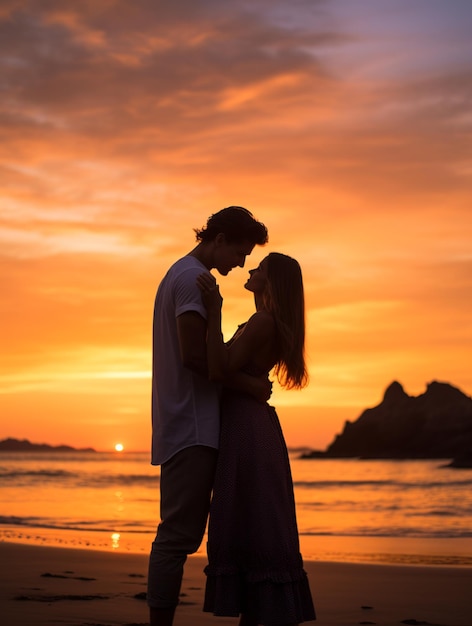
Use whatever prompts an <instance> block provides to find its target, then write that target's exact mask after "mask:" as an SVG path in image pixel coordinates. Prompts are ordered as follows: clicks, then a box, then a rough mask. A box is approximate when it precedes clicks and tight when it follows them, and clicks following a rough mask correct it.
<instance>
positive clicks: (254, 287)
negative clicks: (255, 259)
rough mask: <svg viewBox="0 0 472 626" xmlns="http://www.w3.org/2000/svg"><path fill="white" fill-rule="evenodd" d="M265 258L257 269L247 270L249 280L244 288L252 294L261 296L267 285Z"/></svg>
mask: <svg viewBox="0 0 472 626" xmlns="http://www.w3.org/2000/svg"><path fill="white" fill-rule="evenodd" d="M267 280H268V278H267V257H266V258H265V259H263V260H262V261H261V262H260V264H259V267H256V269H254V270H249V279H248V281H247V283H246V284H245V285H244V287H245V288H246V289H247V290H248V291H252V292H253V293H257V294H262V293H264V291H265V288H266V285H267Z"/></svg>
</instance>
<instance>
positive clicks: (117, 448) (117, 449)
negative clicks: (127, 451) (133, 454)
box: [115, 443, 124, 452]
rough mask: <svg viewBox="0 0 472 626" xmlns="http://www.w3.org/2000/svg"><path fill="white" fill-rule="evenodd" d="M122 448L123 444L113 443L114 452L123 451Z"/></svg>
mask: <svg viewBox="0 0 472 626" xmlns="http://www.w3.org/2000/svg"><path fill="white" fill-rule="evenodd" d="M123 450H124V446H123V444H122V443H115V451H116V452H123Z"/></svg>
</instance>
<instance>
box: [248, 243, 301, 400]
mask: <svg viewBox="0 0 472 626" xmlns="http://www.w3.org/2000/svg"><path fill="white" fill-rule="evenodd" d="M246 287H247V288H248V289H250V290H251V291H254V293H256V294H259V295H262V299H263V303H264V307H265V308H266V309H267V310H268V311H269V312H270V313H272V315H273V316H274V319H275V322H276V325H277V332H278V341H279V359H278V362H277V365H276V370H275V371H276V374H277V376H278V378H279V380H280V382H281V384H282V385H283V386H285V387H287V388H292V387H295V388H300V387H304V386H305V385H306V384H307V381H308V375H307V371H306V365H305V355H304V353H305V298H304V291H303V277H302V271H301V268H300V265H299V264H298V261H296V260H295V259H293V258H292V257H289V256H287V255H286V254H280V253H279V252H271V253H270V254H269V255H268V256H266V257H265V259H264V260H263V261H262V262H261V264H260V265H259V267H258V268H257V270H256V271H255V272H253V273H251V277H250V279H249V281H248V282H247V283H246Z"/></svg>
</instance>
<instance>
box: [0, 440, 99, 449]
mask: <svg viewBox="0 0 472 626" xmlns="http://www.w3.org/2000/svg"><path fill="white" fill-rule="evenodd" d="M0 452H96V450H94V449H93V448H73V447H72V446H64V445H63V446H50V445H48V444H46V443H31V442H30V441H28V439H12V438H8V439H3V440H2V441H0Z"/></svg>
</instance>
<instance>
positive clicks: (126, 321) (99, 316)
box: [0, 0, 472, 450]
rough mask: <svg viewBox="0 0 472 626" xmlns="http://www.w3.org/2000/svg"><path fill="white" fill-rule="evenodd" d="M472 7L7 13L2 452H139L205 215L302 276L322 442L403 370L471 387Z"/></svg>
mask: <svg viewBox="0 0 472 626" xmlns="http://www.w3.org/2000/svg"><path fill="white" fill-rule="evenodd" d="M471 32H472V2H469V0H447V1H445V0H292V1H291V2H282V1H281V0H251V1H240V0H237V1H235V2H221V0H183V1H180V2H156V1H155V0H133V1H130V0H78V1H74V2H70V1H69V2H68V1H64V0H42V1H40V2H37V1H35V0H30V1H29V2H28V1H27V0H2V3H1V5H0V48H1V59H0V63H1V72H0V124H1V141H0V255H1V264H0V285H1V291H2V294H1V300H0V320H1V327H0V333H1V334H0V342H1V355H2V356H1V361H0V420H1V421H0V439H3V438H5V437H9V436H11V437H16V438H28V439H30V440H32V441H35V442H47V443H51V444H61V443H66V444H69V445H73V446H93V447H95V448H97V449H101V450H107V449H112V447H113V446H114V445H115V443H116V442H121V443H123V445H124V447H125V449H128V450H147V449H148V448H149V441H150V369H151V325H152V308H153V302H154V295H155V290H156V287H157V284H158V283H159V281H160V279H161V278H162V276H163V274H164V273H165V271H166V269H167V267H168V266H169V265H170V264H171V263H172V262H173V261H174V260H176V259H177V258H178V257H180V256H181V255H183V254H185V253H187V252H188V251H189V250H190V249H191V248H192V247H193V246H194V243H195V238H194V232H193V229H194V228H196V227H201V226H203V225H204V223H205V222H206V219H207V217H208V216H209V215H210V214H212V213H214V212H216V211H218V210H219V209H221V208H223V207H225V206H228V205H231V204H237V205H242V206H245V207H247V208H249V209H250V210H251V211H252V212H253V213H254V214H255V216H256V217H257V218H258V219H260V220H261V221H263V222H264V223H265V224H266V225H267V227H268V229H269V244H268V245H267V246H265V247H264V248H258V249H256V250H255V251H254V253H253V255H252V256H251V257H250V259H249V260H248V264H247V267H246V268H244V269H240V268H238V269H235V270H233V272H232V273H231V275H230V276H229V277H227V278H224V277H219V282H220V285H221V291H222V293H223V296H224V298H225V301H224V328H225V336H226V337H227V338H228V337H229V336H230V335H231V333H232V332H233V331H234V329H235V327H236V326H237V324H238V323H241V322H243V321H244V320H245V319H246V318H247V316H248V315H250V314H251V311H252V307H253V303H252V300H251V295H250V294H249V293H248V292H245V291H244V289H243V287H242V285H243V284H244V282H245V280H246V277H247V269H249V268H251V267H254V266H256V265H257V264H258V263H259V261H260V260H261V259H262V258H263V256H265V255H266V254H267V253H268V252H270V251H279V252H284V253H286V254H290V255H292V256H295V257H296V258H297V259H298V260H299V262H300V264H301V266H302V269H303V273H304V280H305V289H306V304H307V333H308V342H307V353H308V362H309V368H310V377H311V383H310V385H309V387H308V388H307V389H306V390H304V391H302V392H294V391H281V390H279V389H276V390H275V392H274V395H273V398H272V403H273V404H275V405H276V406H277V407H278V410H279V415H280V418H281V421H282V425H283V428H284V431H285V435H286V439H287V442H288V443H289V445H301V444H304V445H310V446H312V447H320V448H323V447H325V446H326V445H327V444H328V443H329V442H330V441H331V440H332V439H333V437H334V435H335V434H336V433H338V432H340V431H341V429H342V427H343V424H344V421H345V420H354V419H356V418H357V417H358V415H359V414H360V412H361V411H362V410H363V409H364V408H367V407H370V406H374V405H376V404H378V403H379V402H380V401H381V399H382V396H383V392H384V390H385V388H386V387H387V386H388V385H389V384H390V382H391V381H393V380H398V381H399V382H401V383H402V384H403V386H404V388H405V391H406V392H407V393H409V394H410V395H419V394H421V393H423V392H424V391H425V388H426V384H427V383H428V382H430V381H432V380H440V381H447V382H450V383H452V384H454V385H455V386H457V387H459V388H460V389H461V390H462V391H463V392H464V393H466V394H467V395H472V366H471V362H472V315H471V311H472V135H471V130H472V39H471V36H470V33H471Z"/></svg>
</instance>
